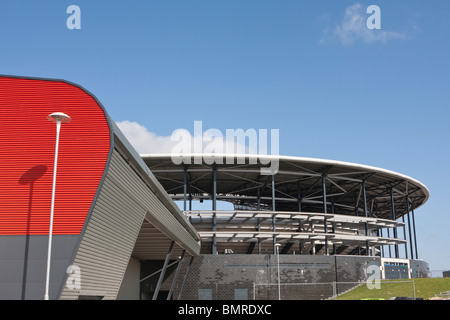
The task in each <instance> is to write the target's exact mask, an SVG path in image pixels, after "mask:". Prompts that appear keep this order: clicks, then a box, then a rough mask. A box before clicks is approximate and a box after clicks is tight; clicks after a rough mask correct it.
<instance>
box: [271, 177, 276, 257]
mask: <svg viewBox="0 0 450 320" xmlns="http://www.w3.org/2000/svg"><path fill="white" fill-rule="evenodd" d="M275 210H276V207H275V175H274V174H272V211H273V214H272V230H273V232H274V234H273V254H276V253H277V250H276V249H277V248H276V244H277V236H276V235H275V230H276V220H275V219H276V218H275Z"/></svg>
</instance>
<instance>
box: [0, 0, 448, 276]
mask: <svg viewBox="0 0 450 320" xmlns="http://www.w3.org/2000/svg"><path fill="white" fill-rule="evenodd" d="M72 4H75V5H78V6H79V7H80V9H81V29H80V30H69V29H68V28H67V26H66V20H67V18H68V17H69V16H70V14H67V13H66V9H67V7H68V6H69V5H72ZM373 4H375V5H378V6H379V7H380V9H381V29H380V30H369V29H367V28H364V26H362V24H361V23H360V22H361V21H363V22H364V23H365V20H366V19H367V18H368V17H369V16H370V15H369V14H367V13H366V8H367V7H368V6H369V5H373ZM449 12H450V3H449V2H448V1H444V0H441V1H438V0H431V1H424V0H422V1H417V0H398V1H381V0H376V1H375V0H373V1H372V0H371V1H362V0H361V1H358V0H354V1H345V0H341V1H331V0H329V1H299V0H295V1H289V0H287V1H275V0H262V1H261V0H258V1H256V0H246V1H235V0H227V1H206V0H184V1H181V0H172V1H163V0H161V1H138V0H135V1H101V0H96V1H76V0H74V1H39V2H36V1H21V0H18V1H14V2H12V1H8V2H2V3H1V4H0V36H1V39H2V43H1V50H0V73H2V74H11V75H21V76H36V77H49V78H61V79H66V80H69V81H72V82H75V83H78V84H80V85H82V86H83V87H85V88H86V89H88V90H89V91H91V92H92V93H93V94H94V95H96V97H97V98H98V99H99V100H100V101H101V103H102V104H103V105H104V106H105V108H106V109H107V111H108V112H109V114H110V115H111V117H112V118H113V119H114V120H115V121H116V122H119V123H120V122H122V121H126V120H127V121H130V122H131V123H134V124H135V125H136V128H137V129H139V130H143V131H145V133H146V134H147V135H148V137H149V139H153V141H156V142H155V145H154V148H158V143H161V142H162V143H164V141H166V140H164V139H165V138H167V137H168V136H170V135H171V133H172V132H173V131H174V130H175V129H178V128H185V129H187V130H189V131H192V130H193V124H194V121H195V120H201V121H202V122H203V127H204V129H208V128H218V129H219V130H222V131H223V132H225V129H227V128H232V129H234V128H243V129H244V130H245V129H248V128H255V129H260V128H262V129H279V130H280V139H279V141H280V154H283V155H290V156H305V157H316V158H325V159H332V160H341V161H349V162H356V163H362V164H367V165H372V166H377V167H381V168H385V169H389V170H393V171H397V172H399V173H402V174H406V175H409V176H411V177H413V178H415V179H417V180H419V181H421V182H422V183H424V184H425V185H426V186H427V187H428V189H429V190H430V194H431V196H430V199H429V201H428V202H427V203H426V204H425V206H423V207H422V208H419V209H418V210H417V211H416V228H417V236H418V244H419V247H418V249H419V257H420V258H423V259H425V260H427V261H428V262H429V263H430V268H431V270H449V269H450V252H448V251H444V252H443V251H442V248H447V246H446V244H448V243H450V235H449V232H448V227H449V225H450V217H449V210H448V204H447V202H448V197H449V187H448V178H449V176H450V169H449V166H448V162H449V161H448V159H449V156H450V152H449V144H448V138H449V137H450V126H449V115H450V113H449V109H450V106H449V101H450V80H449V78H448V77H449V71H450V60H449V58H448V57H450V19H449ZM361 26H362V28H361ZM443 244H445V245H443Z"/></svg>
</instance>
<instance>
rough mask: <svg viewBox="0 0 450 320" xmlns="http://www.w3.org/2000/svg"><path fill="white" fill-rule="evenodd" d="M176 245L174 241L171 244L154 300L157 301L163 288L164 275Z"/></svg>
mask: <svg viewBox="0 0 450 320" xmlns="http://www.w3.org/2000/svg"><path fill="white" fill-rule="evenodd" d="M174 243H175V242H174V241H172V242H171V243H170V247H169V252H168V253H167V256H166V260H165V261H164V266H163V268H162V269H161V274H160V275H159V280H158V284H157V285H156V289H155V292H154V293H153V300H156V299H157V298H158V294H159V289H160V288H161V284H162V281H163V279H164V274H165V273H166V269H167V265H168V264H169V259H170V256H171V255H172V249H173V244H174Z"/></svg>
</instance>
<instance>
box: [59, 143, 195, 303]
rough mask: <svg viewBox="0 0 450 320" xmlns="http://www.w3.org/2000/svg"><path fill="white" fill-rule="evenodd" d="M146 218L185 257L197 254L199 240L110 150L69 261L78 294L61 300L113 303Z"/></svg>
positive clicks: (71, 292) (69, 293) (67, 294)
mask: <svg viewBox="0 0 450 320" xmlns="http://www.w3.org/2000/svg"><path fill="white" fill-rule="evenodd" d="M146 214H147V215H146ZM145 216H147V219H149V218H150V220H151V222H152V223H153V224H154V225H155V226H156V227H157V228H158V229H160V231H161V232H163V233H164V234H166V235H167V236H168V237H170V238H171V239H172V240H174V241H176V242H177V243H178V244H179V245H181V246H183V247H185V248H186V249H187V250H188V252H191V253H196V251H198V248H199V242H198V241H197V239H194V238H193V237H192V235H191V234H190V233H189V232H187V231H186V229H185V228H184V227H183V226H182V225H181V224H180V222H179V221H178V220H177V219H176V218H175V217H174V216H173V213H172V212H171V211H169V209H168V208H167V207H165V206H164V205H163V204H162V203H161V201H159V199H158V198H157V196H156V195H155V194H154V192H153V191H151V190H150V189H149V187H148V186H147V185H146V184H145V183H144V181H142V179H141V178H140V177H139V176H138V175H137V174H136V172H135V171H134V170H133V169H132V168H131V167H130V165H129V164H128V163H127V162H126V161H125V160H124V159H123V158H122V157H121V155H120V154H119V152H117V151H116V150H114V152H113V154H112V157H111V162H110V166H109V168H108V173H107V175H106V178H105V180H104V182H103V184H102V187H101V191H100V193H99V196H98V198H97V200H96V203H95V207H94V209H93V211H92V213H91V216H90V217H89V221H87V224H86V226H85V230H84V233H83V234H82V240H81V242H80V246H79V248H78V250H77V252H76V255H75V258H74V261H73V264H74V265H76V266H78V267H79V268H80V270H81V288H80V289H69V288H68V287H67V286H65V287H64V288H63V290H62V292H61V295H60V299H77V298H78V296H79V295H94V296H96V295H98V296H103V299H115V298H116V296H117V293H118V291H119V288H120V285H121V281H122V279H123V276H124V274H125V271H126V268H127V266H128V262H129V260H130V257H131V254H132V252H133V248H134V245H135V243H136V239H137V237H138V234H139V231H140V229H141V226H142V223H143V220H144V217H145Z"/></svg>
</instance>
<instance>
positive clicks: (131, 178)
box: [0, 75, 429, 300]
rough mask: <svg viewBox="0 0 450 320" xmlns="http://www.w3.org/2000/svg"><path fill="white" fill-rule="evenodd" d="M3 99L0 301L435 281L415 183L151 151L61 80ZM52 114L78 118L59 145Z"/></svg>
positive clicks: (311, 162) (305, 164) (319, 164)
mask: <svg viewBox="0 0 450 320" xmlns="http://www.w3.org/2000/svg"><path fill="white" fill-rule="evenodd" d="M0 107H1V108H0V113H1V114H0V121H1V125H2V129H3V130H2V132H1V133H0V141H1V143H2V145H3V146H4V148H2V150H1V151H0V152H1V154H0V171H1V173H2V176H3V178H2V179H1V181H0V221H1V224H0V298H1V299H42V298H44V292H47V293H48V291H49V293H48V294H49V298H50V299H61V300H65V299H135V300H139V299H142V300H145V299H154V300H155V299H172V300H182V299H189V300H197V299H211V300H219V299H221V300H232V299H238V300H246V299H256V300H258V299H280V298H281V299H294V300H295V299H329V298H331V297H333V296H336V295H338V294H340V293H341V292H344V291H345V290H348V289H349V287H348V286H345V285H344V283H351V282H352V283H354V282H361V281H365V280H366V279H367V278H368V276H369V274H368V272H367V270H368V268H369V267H371V266H372V267H373V266H375V268H376V269H377V270H379V271H380V277H381V278H382V279H397V278H402V279H405V278H418V277H429V267H428V264H427V262H426V261H423V260H421V259H419V253H418V250H417V237H416V232H415V230H416V228H415V219H414V214H415V212H416V211H417V209H419V208H420V207H421V206H422V205H424V204H425V203H426V201H427V200H428V197H429V192H428V190H427V188H426V187H425V186H424V185H423V184H422V183H420V182H419V181H417V180H415V179H413V178H411V177H408V176H405V175H402V174H400V173H396V172H392V171H389V170H385V169H381V168H376V167H371V166H367V165H360V164H354V163H348V162H340V161H332V160H323V159H312V158H301V157H289V156H264V157H263V156H258V155H248V154H242V155H235V156H234V159H233V160H234V161H214V162H208V163H206V162H204V161H203V162H201V163H198V162H197V161H185V162H184V163H181V164H176V163H175V162H174V161H173V159H172V158H171V155H170V154H143V155H139V154H138V153H137V152H136V150H135V149H134V148H133V147H132V145H131V144H130V142H129V141H128V140H127V139H126V137H125V136H124V135H123V133H122V132H121V131H120V129H119V128H118V126H117V125H116V124H115V123H114V121H113V120H112V119H111V117H110V116H109V115H108V113H107V111H106V109H105V108H104V107H103V106H102V105H101V103H100V102H99V101H98V100H97V99H96V98H95V96H94V95H93V94H92V93H90V92H88V91H87V90H86V89H84V88H82V87H81V86H79V85H76V84H73V83H70V82H68V81H64V80H59V79H42V78H31V77H17V76H6V75H5V76H1V77H0ZM54 112H62V113H64V114H67V115H69V116H70V122H68V123H63V124H61V123H58V125H61V138H60V140H58V139H59V138H57V140H56V141H59V142H57V143H56V146H57V147H56V150H58V145H59V153H58V152H57V151H55V124H54V123H52V122H50V121H49V119H48V117H49V115H52V114H54ZM58 130H59V129H58ZM57 132H58V133H57V137H59V131H57ZM58 143H59V144H58ZM55 154H56V155H57V156H58V157H56V155H55ZM202 156H205V155H202ZM214 156H215V157H217V160H219V158H220V157H218V155H214ZM228 156H229V155H228ZM186 157H188V158H189V157H191V158H192V159H193V158H194V157H196V155H189V156H186ZM263 158H264V160H266V161H259V162H258V161H255V160H261V159H263ZM267 160H272V161H275V160H276V161H277V163H278V170H277V171H276V172H273V174H262V171H261V169H264V166H265V165H263V164H262V163H267ZM56 163H57V164H58V165H57V166H56ZM56 167H57V169H58V173H57V175H56ZM52 181H53V183H52ZM54 181H56V187H55V183H54ZM55 188H56V192H55ZM51 199H53V200H52V201H54V205H53V202H51ZM53 211H54V217H53V214H52V215H51V214H50V212H52V213H53ZM52 244H53V247H52ZM50 267H51V268H50ZM46 274H47V277H46ZM301 284H303V285H305V284H311V285H315V286H311V287H310V288H311V289H308V290H305V289H304V288H303V289H301V290H298V288H297V287H298V286H296V285H301ZM336 284H339V286H338V287H337V285H336ZM320 285H324V286H325V287H322V288H320Z"/></svg>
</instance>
